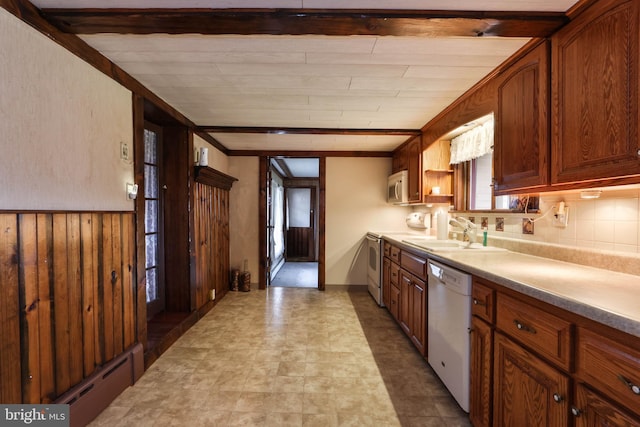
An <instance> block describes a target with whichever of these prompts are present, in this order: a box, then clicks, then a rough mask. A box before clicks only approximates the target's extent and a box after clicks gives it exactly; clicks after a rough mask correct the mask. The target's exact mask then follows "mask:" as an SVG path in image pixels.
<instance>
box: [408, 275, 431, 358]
mask: <svg viewBox="0 0 640 427" xmlns="http://www.w3.org/2000/svg"><path fill="white" fill-rule="evenodd" d="M410 299H411V313H410V315H411V323H410V325H409V327H410V329H411V341H413V344H414V345H415V346H416V348H417V349H418V351H419V352H420V354H422V355H423V356H424V355H425V351H426V348H427V346H426V342H427V292H426V286H425V283H424V282H423V281H422V280H417V279H415V278H414V280H413V281H412V283H411V297H410Z"/></svg>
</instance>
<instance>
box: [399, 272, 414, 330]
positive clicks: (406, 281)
mask: <svg viewBox="0 0 640 427" xmlns="http://www.w3.org/2000/svg"><path fill="white" fill-rule="evenodd" d="M412 286H413V283H412V280H411V275H410V274H409V273H407V272H406V271H404V270H402V269H401V270H400V310H399V320H400V327H402V330H403V331H404V332H405V333H406V334H410V333H411V310H412V306H411V293H412V289H411V287H412Z"/></svg>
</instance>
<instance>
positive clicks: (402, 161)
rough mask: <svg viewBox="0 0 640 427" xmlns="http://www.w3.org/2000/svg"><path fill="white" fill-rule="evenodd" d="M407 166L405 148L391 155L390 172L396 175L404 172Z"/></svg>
mask: <svg viewBox="0 0 640 427" xmlns="http://www.w3.org/2000/svg"><path fill="white" fill-rule="evenodd" d="M407 167H408V165H407V146H406V145H405V146H403V147H402V148H400V149H399V150H397V151H395V152H394V153H393V159H392V163H391V169H392V170H391V172H392V173H396V172H400V171H403V170H406V169H407Z"/></svg>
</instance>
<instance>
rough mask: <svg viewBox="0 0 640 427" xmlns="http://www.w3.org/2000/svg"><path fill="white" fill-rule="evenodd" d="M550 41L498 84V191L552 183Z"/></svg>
mask: <svg viewBox="0 0 640 427" xmlns="http://www.w3.org/2000/svg"><path fill="white" fill-rule="evenodd" d="M548 58H549V44H548V43H546V42H544V43H541V44H540V45H539V46H538V47H536V48H535V49H533V50H532V51H531V52H529V53H528V54H527V55H526V56H524V57H523V58H522V59H520V60H519V61H517V62H516V63H514V64H513V65H512V66H511V67H509V69H508V70H507V71H506V72H505V74H504V76H503V77H502V80H501V83H500V85H499V86H498V111H497V114H496V115H495V136H494V137H495V141H494V178H495V188H494V190H495V192H496V193H497V194H500V193H504V194H507V193H508V191H507V190H514V189H525V188H536V187H541V186H546V185H548V183H549V115H548V111H549V108H548V105H549V86H550V80H549V60H548Z"/></svg>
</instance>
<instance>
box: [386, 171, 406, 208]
mask: <svg viewBox="0 0 640 427" xmlns="http://www.w3.org/2000/svg"><path fill="white" fill-rule="evenodd" d="M408 193H409V172H407V171H406V170H404V171H400V172H396V173H394V174H393V175H389V178H388V179H387V202H389V203H392V204H394V205H398V204H403V203H408V202H409V194H408Z"/></svg>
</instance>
